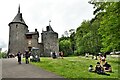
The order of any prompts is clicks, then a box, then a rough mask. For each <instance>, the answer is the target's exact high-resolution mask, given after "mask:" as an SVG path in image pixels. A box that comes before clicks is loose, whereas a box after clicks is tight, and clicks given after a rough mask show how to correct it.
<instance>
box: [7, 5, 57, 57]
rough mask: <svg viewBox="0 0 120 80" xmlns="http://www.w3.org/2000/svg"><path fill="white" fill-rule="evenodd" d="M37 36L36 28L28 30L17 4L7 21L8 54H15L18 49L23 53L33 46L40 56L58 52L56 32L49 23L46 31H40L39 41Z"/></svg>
mask: <svg viewBox="0 0 120 80" xmlns="http://www.w3.org/2000/svg"><path fill="white" fill-rule="evenodd" d="M38 38H39V32H38V31H37V29H35V32H29V30H28V26H27V25H26V23H25V21H24V19H23V17H22V13H21V12H20V6H19V8H18V13H17V15H16V16H15V18H14V19H13V21H12V22H10V23H9V45H8V54H16V53H17V52H18V51H20V52H21V53H24V52H25V50H31V48H33V47H36V48H38V49H39V53H40V55H41V56H50V53H51V52H57V53H58V52H59V43H58V33H56V32H54V31H53V29H52V27H51V25H50V23H49V26H47V27H46V31H42V33H41V43H39V42H38Z"/></svg>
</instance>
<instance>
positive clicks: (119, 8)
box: [90, 0, 120, 52]
mask: <svg viewBox="0 0 120 80" xmlns="http://www.w3.org/2000/svg"><path fill="white" fill-rule="evenodd" d="M90 3H91V4H93V5H94V8H95V11H94V14H95V18H94V19H92V20H91V22H94V21H95V20H98V21H99V22H100V27H99V28H98V33H99V34H100V35H101V42H102V48H101V52H111V51H113V50H114V49H115V50H116V51H119V50H120V23H119V22H120V21H119V20H120V14H119V13H120V2H94V1H93V0H91V1H90Z"/></svg>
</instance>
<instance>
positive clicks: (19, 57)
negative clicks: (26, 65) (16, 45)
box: [17, 52, 21, 64]
mask: <svg viewBox="0 0 120 80" xmlns="http://www.w3.org/2000/svg"><path fill="white" fill-rule="evenodd" d="M17 57H18V63H19V64H21V53H20V52H18V53H17Z"/></svg>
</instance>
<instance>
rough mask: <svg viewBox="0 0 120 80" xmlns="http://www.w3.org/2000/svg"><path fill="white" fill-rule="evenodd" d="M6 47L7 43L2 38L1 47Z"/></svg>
mask: <svg viewBox="0 0 120 80" xmlns="http://www.w3.org/2000/svg"><path fill="white" fill-rule="evenodd" d="M6 47H7V45H6V43H5V42H4V41H2V40H1V39H0V48H6Z"/></svg>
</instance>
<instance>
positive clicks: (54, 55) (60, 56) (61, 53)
mask: <svg viewBox="0 0 120 80" xmlns="http://www.w3.org/2000/svg"><path fill="white" fill-rule="evenodd" d="M57 55H58V56H57ZM63 55H64V54H63V52H62V51H61V52H59V54H57V53H55V52H53V53H52V52H51V57H52V58H53V59H55V58H57V57H59V58H62V59H63Z"/></svg>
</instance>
